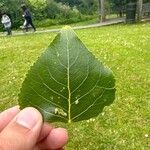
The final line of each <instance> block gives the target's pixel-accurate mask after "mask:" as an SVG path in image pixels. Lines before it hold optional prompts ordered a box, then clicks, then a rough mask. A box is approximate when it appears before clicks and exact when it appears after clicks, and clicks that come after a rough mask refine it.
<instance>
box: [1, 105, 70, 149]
mask: <svg viewBox="0 0 150 150" xmlns="http://www.w3.org/2000/svg"><path fill="white" fill-rule="evenodd" d="M67 141H68V133H67V131H66V129H64V128H54V127H53V126H52V125H50V124H48V123H46V122H43V119H42V115H41V114H40V112H39V111H38V110H36V109H35V108H32V107H28V108H25V109H23V110H20V109H19V107H13V108H10V109H7V110H5V111H4V112H2V113H0V150H8V149H9V150H20V149H21V150H62V149H63V148H62V147H63V146H64V145H65V144H66V143H67Z"/></svg>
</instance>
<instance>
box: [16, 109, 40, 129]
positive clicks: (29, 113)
mask: <svg viewBox="0 0 150 150" xmlns="http://www.w3.org/2000/svg"><path fill="white" fill-rule="evenodd" d="M16 122H17V123H18V124H19V125H21V126H23V127H25V128H28V129H32V128H33V127H34V126H35V124H36V123H37V122H38V114H37V111H36V110H35V109H34V108H25V109H23V110H22V111H21V112H20V113H19V114H18V116H17V119H16Z"/></svg>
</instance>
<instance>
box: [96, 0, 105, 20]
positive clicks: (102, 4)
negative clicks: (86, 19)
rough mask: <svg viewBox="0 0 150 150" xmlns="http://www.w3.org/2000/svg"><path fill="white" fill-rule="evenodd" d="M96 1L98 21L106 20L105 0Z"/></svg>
mask: <svg viewBox="0 0 150 150" xmlns="http://www.w3.org/2000/svg"><path fill="white" fill-rule="evenodd" d="M98 3H99V19H100V22H104V21H105V20H106V14H105V0H98Z"/></svg>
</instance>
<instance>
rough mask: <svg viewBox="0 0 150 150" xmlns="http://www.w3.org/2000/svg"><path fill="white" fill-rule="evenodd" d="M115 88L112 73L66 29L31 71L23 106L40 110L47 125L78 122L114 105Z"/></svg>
mask: <svg viewBox="0 0 150 150" xmlns="http://www.w3.org/2000/svg"><path fill="white" fill-rule="evenodd" d="M114 86H115V80H114V77H113V75H112V72H111V71H110V70H109V69H108V68H105V67H104V66H103V65H102V63H100V62H99V61H98V60H97V59H96V58H95V57H94V55H92V53H91V52H89V51H88V49H87V48H86V47H85V45H84V44H83V43H82V42H81V41H80V39H79V38H78V37H77V35H76V34H75V33H74V31H73V30H72V29H71V28H69V27H66V28H64V29H62V30H61V32H60V33H59V34H58V35H57V36H56V38H55V39H54V41H53V42H52V43H51V44H50V46H49V47H48V48H47V50H46V51H45V52H44V53H43V54H42V56H41V57H40V58H39V59H38V60H37V62H36V63H35V64H34V65H33V66H32V67H31V69H30V70H29V72H28V74H27V77H26V79H25V80H24V82H23V85H22V88H21V93H20V95H19V103H20V106H21V107H22V108H24V107H27V106H32V107H35V108H37V109H38V110H39V111H40V112H41V113H42V114H43V116H44V118H45V120H46V121H50V122H55V121H61V122H69V123H70V122H77V121H81V120H87V119H90V118H91V117H95V116H97V115H98V114H99V113H100V112H102V110H103V108H104V107H105V106H108V105H110V104H111V103H112V102H113V100H114V99H115V88H114Z"/></svg>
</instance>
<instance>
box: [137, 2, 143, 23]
mask: <svg viewBox="0 0 150 150" xmlns="http://www.w3.org/2000/svg"><path fill="white" fill-rule="evenodd" d="M142 6H143V0H138V7H137V8H138V11H137V19H138V21H141V19H142Z"/></svg>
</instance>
